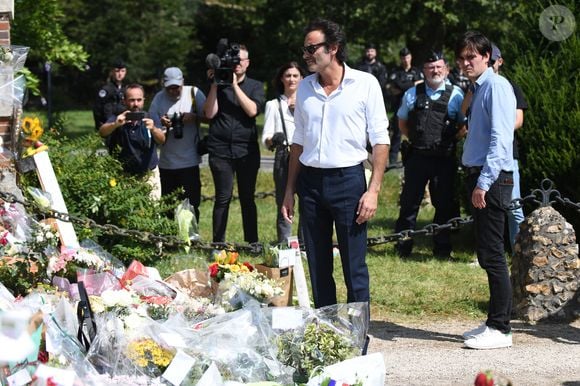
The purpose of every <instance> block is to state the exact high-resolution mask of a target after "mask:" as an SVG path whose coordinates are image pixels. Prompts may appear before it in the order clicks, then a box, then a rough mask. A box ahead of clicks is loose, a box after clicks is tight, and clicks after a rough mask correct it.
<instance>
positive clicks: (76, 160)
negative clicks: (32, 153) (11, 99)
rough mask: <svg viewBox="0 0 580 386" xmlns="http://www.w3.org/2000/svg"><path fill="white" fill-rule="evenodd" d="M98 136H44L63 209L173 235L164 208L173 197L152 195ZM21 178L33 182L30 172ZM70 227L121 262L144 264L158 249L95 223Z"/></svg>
mask: <svg viewBox="0 0 580 386" xmlns="http://www.w3.org/2000/svg"><path fill="white" fill-rule="evenodd" d="M101 141H102V140H101V139H100V138H99V137H98V136H97V135H95V134H92V135H85V136H83V137H80V138H78V139H74V140H67V139H66V138H65V139H62V138H58V137H53V138H50V137H49V138H48V139H47V140H46V143H47V144H48V145H49V149H54V150H53V151H51V152H50V157H51V162H52V165H53V168H54V170H55V174H56V176H57V179H58V181H59V185H60V188H61V191H62V194H63V197H64V201H65V202H66V203H67V208H68V210H69V213H71V214H74V215H77V216H80V217H86V218H89V219H92V220H94V221H95V222H96V223H97V224H113V225H116V226H119V227H122V228H125V229H132V230H138V231H147V232H151V233H154V234H165V235H175V234H176V226H175V224H174V222H173V221H172V220H170V219H169V218H168V217H167V214H169V213H172V211H173V209H174V207H175V206H176V202H177V200H176V198H175V197H174V196H168V197H166V198H164V199H162V200H159V201H157V200H154V199H153V198H152V197H151V190H152V188H151V186H150V185H149V184H148V183H147V182H146V180H145V179H142V178H138V177H134V176H128V175H126V174H124V173H123V171H122V168H121V164H120V163H119V162H118V161H117V160H116V159H114V158H113V157H111V156H109V155H108V154H106V152H105V151H104V150H103V149H102V142H101ZM23 183H24V185H33V186H38V185H37V182H36V178H35V176H33V175H32V174H29V175H26V176H25V178H23ZM75 229H76V231H77V233H78V234H79V235H81V236H83V238H85V237H88V238H93V239H96V241H97V242H98V243H99V244H101V245H102V246H104V247H105V248H107V249H109V250H111V251H113V252H114V253H115V256H116V257H118V258H119V259H121V260H122V261H124V262H125V263H129V262H130V261H131V260H132V259H137V260H140V261H141V262H143V263H144V264H149V263H151V262H152V261H153V260H154V259H155V258H156V257H158V255H159V251H158V250H157V249H156V248H155V246H154V245H150V244H146V243H142V242H139V241H136V240H134V239H132V238H130V237H121V236H108V235H105V234H103V233H102V231H100V230H99V229H93V228H89V227H84V228H83V227H80V226H78V225H75Z"/></svg>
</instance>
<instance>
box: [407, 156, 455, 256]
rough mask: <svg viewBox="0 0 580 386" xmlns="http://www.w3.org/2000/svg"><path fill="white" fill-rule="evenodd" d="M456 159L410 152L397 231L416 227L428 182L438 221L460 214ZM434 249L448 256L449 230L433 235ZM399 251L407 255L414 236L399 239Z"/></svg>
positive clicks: (437, 252)
mask: <svg viewBox="0 0 580 386" xmlns="http://www.w3.org/2000/svg"><path fill="white" fill-rule="evenodd" d="M456 174H457V162H456V161H455V157H452V156H450V157H441V156H432V155H423V154H418V153H416V152H415V153H412V154H410V156H409V158H408V159H407V160H406V162H405V184H404V186H403V191H402V193H401V208H400V211H399V218H398V219H397V222H396V224H395V232H400V231H402V230H405V229H415V226H416V224H417V214H418V213H419V208H420V206H421V201H422V200H423V195H424V193H425V185H426V184H427V182H428V183H429V193H430V194H431V202H432V204H433V206H434V207H435V217H434V218H433V222H434V223H435V224H444V223H446V222H447V221H449V220H450V219H452V218H453V217H455V216H457V215H458V213H457V204H456V203H455V194H454V193H455V188H454V185H455V176H456ZM433 244H434V245H433V252H434V254H435V255H448V254H449V253H450V252H451V241H450V232H449V230H442V231H440V232H439V233H436V234H435V235H434V236H433ZM398 248H399V252H400V253H401V254H402V255H408V254H410V253H411V250H412V248H413V239H410V240H404V241H401V242H399V245H398Z"/></svg>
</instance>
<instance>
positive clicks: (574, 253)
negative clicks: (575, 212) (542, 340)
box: [511, 207, 580, 322]
mask: <svg viewBox="0 0 580 386" xmlns="http://www.w3.org/2000/svg"><path fill="white" fill-rule="evenodd" d="M514 249H515V251H514V252H515V253H514V256H513V258H512V267H511V275H512V278H511V279H512V286H513V290H514V311H515V313H516V316H517V317H519V318H522V319H524V320H527V321H530V322H535V321H539V320H543V319H548V318H550V319H575V318H578V317H580V297H579V293H580V291H579V288H580V259H579V258H578V244H577V243H576V235H575V232H574V229H573V228H572V226H571V225H570V224H569V223H567V222H566V219H565V218H564V217H562V215H561V214H560V213H558V212H557V211H556V210H555V209H554V208H552V207H542V208H539V209H536V210H535V211H534V212H532V213H531V214H530V215H529V216H528V217H527V218H526V219H525V221H524V222H523V223H522V224H521V228H520V233H519V234H518V237H517V242H516V246H515V248H514Z"/></svg>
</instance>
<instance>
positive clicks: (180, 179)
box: [159, 166, 201, 223]
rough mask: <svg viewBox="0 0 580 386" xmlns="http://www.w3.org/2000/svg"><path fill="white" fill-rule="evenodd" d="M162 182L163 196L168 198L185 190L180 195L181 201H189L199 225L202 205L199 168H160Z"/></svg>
mask: <svg viewBox="0 0 580 386" xmlns="http://www.w3.org/2000/svg"><path fill="white" fill-rule="evenodd" d="M159 179H160V181H161V195H163V196H166V195H168V194H171V193H173V192H175V191H176V190H177V189H178V188H183V190H184V193H182V194H180V195H179V198H180V199H181V200H184V199H186V198H187V199H189V203H190V204H191V205H192V206H193V208H194V211H195V218H196V220H197V222H198V223H199V204H200V203H201V181H200V178H199V166H192V167H189V168H183V169H161V168H159Z"/></svg>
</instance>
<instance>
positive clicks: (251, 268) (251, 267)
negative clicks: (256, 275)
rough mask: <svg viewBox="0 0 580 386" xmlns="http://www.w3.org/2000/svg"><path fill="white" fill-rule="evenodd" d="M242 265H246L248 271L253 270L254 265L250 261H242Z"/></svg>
mask: <svg viewBox="0 0 580 386" xmlns="http://www.w3.org/2000/svg"><path fill="white" fill-rule="evenodd" d="M243 264H244V266H246V267H247V268H248V271H250V272H252V271H253V270H254V266H253V265H252V264H250V263H248V262H247V261H244V263H243Z"/></svg>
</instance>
